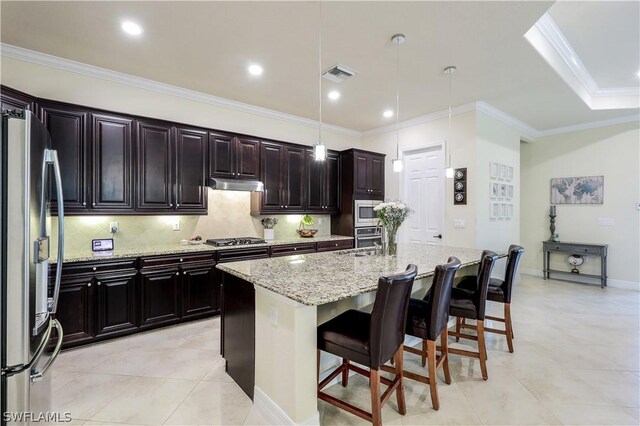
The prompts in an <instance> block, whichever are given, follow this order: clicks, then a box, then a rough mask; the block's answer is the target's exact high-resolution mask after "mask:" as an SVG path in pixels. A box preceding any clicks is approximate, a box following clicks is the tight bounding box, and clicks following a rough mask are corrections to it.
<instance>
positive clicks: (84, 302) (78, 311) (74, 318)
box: [56, 276, 95, 346]
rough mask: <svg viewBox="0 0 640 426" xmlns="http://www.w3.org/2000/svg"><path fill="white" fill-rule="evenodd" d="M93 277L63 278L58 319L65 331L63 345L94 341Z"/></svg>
mask: <svg viewBox="0 0 640 426" xmlns="http://www.w3.org/2000/svg"><path fill="white" fill-rule="evenodd" d="M93 290H94V287H93V278H92V277H91V276H84V277H77V276H76V277H72V278H69V277H67V278H65V277H63V278H62V282H61V283H60V296H59V299H58V311H57V313H56V318H57V319H58V321H60V325H62V330H63V331H64V338H63V343H64V344H65V346H66V345H68V344H69V343H73V344H77V343H82V342H86V341H89V340H91V339H93V336H94V335H95V331H94V328H95V326H94V316H95V311H94V304H95V298H94V293H93Z"/></svg>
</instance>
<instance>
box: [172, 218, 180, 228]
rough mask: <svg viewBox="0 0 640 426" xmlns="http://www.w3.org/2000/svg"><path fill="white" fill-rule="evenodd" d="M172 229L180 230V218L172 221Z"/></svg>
mask: <svg viewBox="0 0 640 426" xmlns="http://www.w3.org/2000/svg"><path fill="white" fill-rule="evenodd" d="M173 230H174V231H179V230H180V220H176V221H175V222H173Z"/></svg>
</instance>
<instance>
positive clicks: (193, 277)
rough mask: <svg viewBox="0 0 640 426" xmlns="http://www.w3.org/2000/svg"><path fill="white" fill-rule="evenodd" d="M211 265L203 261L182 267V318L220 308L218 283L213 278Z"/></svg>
mask: <svg viewBox="0 0 640 426" xmlns="http://www.w3.org/2000/svg"><path fill="white" fill-rule="evenodd" d="M213 266H214V264H213V263H204V264H199V265H192V266H188V267H183V268H182V317H183V318H185V317H192V316H198V315H203V314H211V313H215V312H218V311H219V310H220V300H219V298H220V283H219V282H216V280H215V276H214V272H215V270H214V268H213Z"/></svg>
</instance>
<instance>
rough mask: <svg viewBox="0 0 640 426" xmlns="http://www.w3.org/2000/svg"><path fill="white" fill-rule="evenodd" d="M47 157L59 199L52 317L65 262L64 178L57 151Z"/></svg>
mask: <svg viewBox="0 0 640 426" xmlns="http://www.w3.org/2000/svg"><path fill="white" fill-rule="evenodd" d="M46 155H47V162H48V163H50V164H52V165H53V174H54V176H55V179H56V194H57V197H58V255H57V260H56V264H57V268H56V283H55V286H54V288H53V297H52V298H49V300H48V307H49V312H51V315H53V316H55V314H56V311H57V310H58V297H59V296H60V282H61V281H62V262H63V260H64V198H63V194H62V176H61V175H60V162H59V161H58V152H57V151H56V150H55V149H47V150H46ZM58 325H59V324H58Z"/></svg>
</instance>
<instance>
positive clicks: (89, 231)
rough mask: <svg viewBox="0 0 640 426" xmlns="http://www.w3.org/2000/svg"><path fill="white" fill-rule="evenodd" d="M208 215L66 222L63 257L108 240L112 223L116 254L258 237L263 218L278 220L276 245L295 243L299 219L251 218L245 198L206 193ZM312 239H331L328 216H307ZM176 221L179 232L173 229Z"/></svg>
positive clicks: (243, 194)
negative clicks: (184, 241)
mask: <svg viewBox="0 0 640 426" xmlns="http://www.w3.org/2000/svg"><path fill="white" fill-rule="evenodd" d="M208 196H209V214H208V215H206V216H69V217H67V218H66V219H65V251H66V252H68V253H73V252H83V251H87V250H90V249H91V240H92V239H95V238H111V233H110V232H109V223H110V222H118V225H119V229H120V230H119V232H118V233H116V234H115V235H114V236H113V238H114V245H115V247H116V249H118V248H137V247H151V246H159V245H170V244H179V243H180V240H182V239H189V238H191V237H193V236H196V235H200V236H202V238H203V239H207V238H224V237H262V236H263V235H262V231H263V228H262V224H261V223H260V220H261V219H263V218H264V217H276V218H278V225H276V227H275V238H276V239H287V238H296V237H297V236H298V234H297V233H296V229H297V228H298V225H299V222H300V218H301V215H269V216H251V214H250V197H251V193H249V192H236V191H214V190H211V189H210V190H209V194H208ZM311 216H312V217H313V219H314V222H315V224H314V226H313V228H314V229H318V235H329V234H331V216H329V215H311ZM176 221H179V222H180V230H179V231H174V230H173V224H174V223H175V222H176ZM51 226H52V234H54V236H53V238H52V241H51V247H52V249H54V251H55V248H56V247H57V238H56V237H57V235H56V234H57V233H56V227H57V217H53V218H52V223H51Z"/></svg>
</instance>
